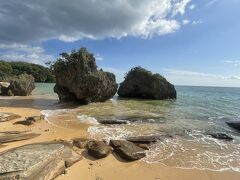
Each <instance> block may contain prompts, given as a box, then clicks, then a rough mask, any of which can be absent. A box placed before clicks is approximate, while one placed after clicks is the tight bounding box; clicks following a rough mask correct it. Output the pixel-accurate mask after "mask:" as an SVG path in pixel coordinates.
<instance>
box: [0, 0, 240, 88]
mask: <svg viewBox="0 0 240 180" xmlns="http://www.w3.org/2000/svg"><path fill="white" fill-rule="evenodd" d="M239 34H240V0H68V1H66V0H41V1H39V0H21V1H16V0H8V1H6V0H0V59H2V60H8V61H27V62H31V63H37V64H43V65H44V63H45V62H47V61H54V60H56V59H57V58H58V57H59V54H60V53H62V52H71V50H73V49H79V48H81V47H86V48H87V49H88V50H89V51H90V52H92V53H93V54H94V55H95V58H96V62H97V65H98V67H99V68H103V69H104V70H106V71H110V72H113V73H114V74H115V75H116V78H117V82H121V81H123V79H124V75H125V73H126V72H127V71H128V70H130V69H131V68H132V67H134V66H142V67H144V68H146V69H148V70H151V71H152V72H154V73H160V74H162V75H163V76H164V77H166V78H167V79H168V80H169V81H170V82H171V83H173V84H175V85H194V86H230V87H235V86H236V87H240V35H239Z"/></svg>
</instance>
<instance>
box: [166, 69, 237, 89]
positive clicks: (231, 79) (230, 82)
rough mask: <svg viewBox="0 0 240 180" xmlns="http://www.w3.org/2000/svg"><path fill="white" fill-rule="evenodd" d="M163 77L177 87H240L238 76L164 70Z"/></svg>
mask: <svg viewBox="0 0 240 180" xmlns="http://www.w3.org/2000/svg"><path fill="white" fill-rule="evenodd" d="M164 76H165V77H166V78H167V79H168V80H169V81H170V82H172V83H173V84H178V85H193V86H229V87H234V86H237V87H240V75H239V76H238V75H229V76H223V75H218V74H209V73H201V72H194V71H186V70H176V69H165V70H164Z"/></svg>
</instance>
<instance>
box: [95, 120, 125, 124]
mask: <svg viewBox="0 0 240 180" xmlns="http://www.w3.org/2000/svg"><path fill="white" fill-rule="evenodd" d="M99 123H101V124H127V123H128V122H127V121H124V120H101V121H99Z"/></svg>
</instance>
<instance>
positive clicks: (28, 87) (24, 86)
mask: <svg viewBox="0 0 240 180" xmlns="http://www.w3.org/2000/svg"><path fill="white" fill-rule="evenodd" d="M7 81H8V83H5V84H4V85H3V83H1V84H0V88H1V90H0V92H1V95H4V96H28V95H30V94H31V93H32V91H33V89H34V88H35V84H34V82H35V81H34V77H33V76H32V75H28V74H21V75H19V76H11V77H8V78H7Z"/></svg>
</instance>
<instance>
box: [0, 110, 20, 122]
mask: <svg viewBox="0 0 240 180" xmlns="http://www.w3.org/2000/svg"><path fill="white" fill-rule="evenodd" d="M20 117H21V116H19V115H17V114H13V113H1V112H0V122H5V121H10V120H13V119H17V118H20Z"/></svg>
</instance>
